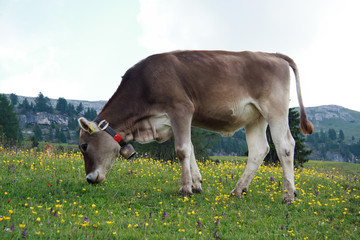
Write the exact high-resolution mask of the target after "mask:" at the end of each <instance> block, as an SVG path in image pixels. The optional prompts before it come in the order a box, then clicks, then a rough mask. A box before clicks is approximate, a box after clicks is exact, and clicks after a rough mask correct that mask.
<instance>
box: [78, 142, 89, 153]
mask: <svg viewBox="0 0 360 240" xmlns="http://www.w3.org/2000/svg"><path fill="white" fill-rule="evenodd" d="M87 147H88V144H87V143H83V144H81V146H80V148H81V150H83V151H84V152H86V149H87Z"/></svg>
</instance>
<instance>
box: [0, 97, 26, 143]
mask: <svg viewBox="0 0 360 240" xmlns="http://www.w3.org/2000/svg"><path fill="white" fill-rule="evenodd" d="M0 126H1V129H2V130H1V131H2V134H3V135H4V136H5V138H6V139H5V140H6V141H7V143H9V144H16V143H19V142H20V141H21V138H22V135H21V131H20V126H19V121H18V119H17V118H16V114H15V112H14V106H13V105H11V104H10V102H9V100H8V99H7V97H6V96H5V95H2V94H1V95H0Z"/></svg>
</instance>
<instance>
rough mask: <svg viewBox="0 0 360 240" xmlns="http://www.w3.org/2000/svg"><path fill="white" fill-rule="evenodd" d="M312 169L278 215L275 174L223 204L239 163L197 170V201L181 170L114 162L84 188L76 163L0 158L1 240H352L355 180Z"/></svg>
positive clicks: (263, 175) (30, 156) (357, 210)
mask: <svg viewBox="0 0 360 240" xmlns="http://www.w3.org/2000/svg"><path fill="white" fill-rule="evenodd" d="M311 164H312V165H313V166H310V167H309V168H303V169H300V170H296V174H295V183H296V188H297V191H298V197H297V198H296V201H295V202H294V203H293V204H290V205H283V204H282V203H281V202H282V185H281V184H282V170H281V169H280V168H276V167H273V168H270V167H266V166H261V167H260V169H259V171H258V173H257V175H256V176H255V179H254V180H253V182H252V183H251V185H250V190H249V192H248V193H247V195H246V196H244V198H242V199H238V198H229V195H228V194H229V193H230V191H231V190H232V189H233V187H234V186H235V183H236V181H237V180H238V179H239V177H240V176H241V173H242V172H243V171H244V168H245V164H244V163H243V161H241V159H240V160H239V159H237V160H236V161H225V159H221V161H220V162H214V161H207V162H205V163H200V164H199V168H200V170H201V172H202V174H203V185H202V187H203V193H202V194H196V195H193V196H192V197H190V198H187V197H182V196H180V195H178V189H179V187H180V172H181V171H180V166H179V164H173V163H171V162H160V161H156V160H152V159H145V158H141V159H136V160H132V161H127V160H121V161H118V162H117V163H116V164H115V166H114V167H113V169H112V171H111V172H110V173H109V174H108V176H107V180H106V181H105V182H104V183H102V184H98V185H89V184H87V182H86V180H85V173H84V166H83V160H82V158H81V155H80V154H78V153H70V154H66V153H64V154H59V155H53V156H50V157H48V156H44V155H43V154H41V153H35V152H32V151H24V152H13V151H10V150H6V149H1V148H0V216H1V217H0V226H1V228H0V239H20V238H25V239H86V238H90V239H96V238H97V239H112V238H113V239H119V238H120V239H214V238H215V239H338V238H340V237H341V238H342V239H359V237H360V234H359V228H360V182H359V175H358V172H357V173H356V172H354V173H356V174H355V175H351V176H345V175H343V173H342V172H341V171H342V170H341V169H333V167H331V168H328V167H324V168H323V169H325V170H324V171H320V172H318V171H316V169H315V167H316V168H321V166H322V164H321V163H312V162H311V163H310V165H311ZM316 164H317V165H316ZM353 166H354V165H351V167H350V168H353Z"/></svg>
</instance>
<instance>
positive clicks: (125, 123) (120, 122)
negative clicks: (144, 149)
mask: <svg viewBox="0 0 360 240" xmlns="http://www.w3.org/2000/svg"><path fill="white" fill-rule="evenodd" d="M140 92H141V91H139V89H133V88H132V89H131V88H128V87H127V85H126V83H125V84H122V85H120V87H119V88H118V89H117V91H116V92H115V94H114V95H113V96H112V97H111V98H110V100H109V101H108V102H107V103H106V104H105V106H104V108H103V109H102V111H101V112H100V114H99V115H98V117H99V118H100V119H102V120H106V121H108V122H109V124H110V126H111V127H112V128H113V129H115V130H116V131H117V132H118V133H119V134H120V135H121V137H122V138H123V139H124V140H125V141H127V142H128V141H132V140H136V141H140V142H148V141H151V140H153V139H154V134H153V131H152V127H151V125H150V122H149V120H148V118H149V117H150V115H151V114H150V112H149V109H150V108H149V107H148V106H147V104H146V101H144V97H143V96H141V95H140Z"/></svg>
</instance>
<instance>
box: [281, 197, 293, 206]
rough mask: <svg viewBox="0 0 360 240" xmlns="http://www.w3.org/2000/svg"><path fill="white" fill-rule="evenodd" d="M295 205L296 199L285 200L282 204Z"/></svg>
mask: <svg viewBox="0 0 360 240" xmlns="http://www.w3.org/2000/svg"><path fill="white" fill-rule="evenodd" d="M293 203H294V199H290V198H283V200H282V204H287V205H291V204H293Z"/></svg>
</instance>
